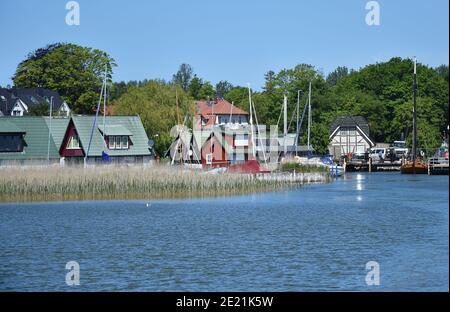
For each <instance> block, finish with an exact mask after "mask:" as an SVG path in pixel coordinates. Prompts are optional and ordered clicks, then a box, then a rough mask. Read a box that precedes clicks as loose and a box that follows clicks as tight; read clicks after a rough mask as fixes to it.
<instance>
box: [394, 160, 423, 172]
mask: <svg viewBox="0 0 450 312" xmlns="http://www.w3.org/2000/svg"><path fill="white" fill-rule="evenodd" d="M400 172H401V173H403V174H428V166H427V165H426V164H424V163H423V162H421V161H416V163H415V164H414V163H413V162H407V163H406V164H404V165H402V166H401V167H400Z"/></svg>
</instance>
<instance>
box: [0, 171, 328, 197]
mask: <svg viewBox="0 0 450 312" xmlns="http://www.w3.org/2000/svg"><path fill="white" fill-rule="evenodd" d="M317 180H319V181H317ZM320 180H322V182H323V181H326V180H327V176H326V175H323V176H322V178H321V177H319V179H317V178H315V181H314V182H320ZM305 181H307V180H306V179H305ZM308 181H310V180H308ZM299 184H301V182H299V181H296V183H292V181H290V180H282V179H281V180H280V179H261V178H258V177H257V176H255V175H247V174H229V173H223V174H215V175H213V174H206V173H205V172H202V171H194V170H183V169H181V168H173V167H168V166H151V167H143V166H100V167H65V168H61V167H59V166H50V167H11V168H2V169H0V202H13V201H38V200H39V201H50V200H92V199H155V198H176V197H178V198H179V197H206V196H220V195H234V194H243V193H252V192H257V191H273V190H278V189H282V188H288V187H292V186H293V185H299Z"/></svg>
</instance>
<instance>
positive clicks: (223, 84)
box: [216, 80, 233, 97]
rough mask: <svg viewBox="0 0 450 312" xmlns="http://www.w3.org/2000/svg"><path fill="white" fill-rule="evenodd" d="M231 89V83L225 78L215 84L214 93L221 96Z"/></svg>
mask: <svg viewBox="0 0 450 312" xmlns="http://www.w3.org/2000/svg"><path fill="white" fill-rule="evenodd" d="M231 89H233V85H232V84H231V83H229V82H228V81H226V80H222V81H219V82H218V83H217V84H216V93H217V95H218V96H219V97H223V96H224V95H225V94H227V93H228V92H229V91H230V90H231Z"/></svg>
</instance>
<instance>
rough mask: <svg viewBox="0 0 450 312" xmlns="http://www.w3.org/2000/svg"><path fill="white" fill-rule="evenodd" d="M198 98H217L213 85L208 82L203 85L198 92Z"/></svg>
mask: <svg viewBox="0 0 450 312" xmlns="http://www.w3.org/2000/svg"><path fill="white" fill-rule="evenodd" d="M198 96H199V98H200V99H214V98H215V96H216V91H215V90H214V87H213V86H212V84H211V83H210V82H208V81H206V82H204V83H203V84H202V87H201V88H200V90H199V92H198Z"/></svg>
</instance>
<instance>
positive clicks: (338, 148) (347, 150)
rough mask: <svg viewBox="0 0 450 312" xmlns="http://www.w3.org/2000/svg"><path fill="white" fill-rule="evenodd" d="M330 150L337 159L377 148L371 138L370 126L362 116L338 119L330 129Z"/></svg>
mask: <svg viewBox="0 0 450 312" xmlns="http://www.w3.org/2000/svg"><path fill="white" fill-rule="evenodd" d="M329 140H330V143H329V145H328V150H329V152H330V154H331V155H333V157H334V158H335V159H339V158H340V157H342V156H350V157H351V156H352V155H354V154H357V153H365V152H366V151H367V149H369V148H371V147H373V146H375V142H374V141H373V140H372V139H371V138H370V136H369V124H368V123H367V120H366V119H365V118H364V117H361V116H343V117H338V118H336V120H335V121H334V122H333V124H332V125H331V127H330V137H329Z"/></svg>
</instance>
